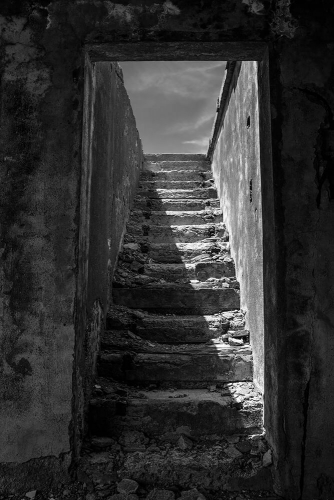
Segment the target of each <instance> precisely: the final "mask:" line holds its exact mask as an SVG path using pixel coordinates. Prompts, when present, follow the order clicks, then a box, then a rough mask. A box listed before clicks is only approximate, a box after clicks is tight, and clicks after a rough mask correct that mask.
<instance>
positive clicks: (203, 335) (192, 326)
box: [106, 310, 230, 344]
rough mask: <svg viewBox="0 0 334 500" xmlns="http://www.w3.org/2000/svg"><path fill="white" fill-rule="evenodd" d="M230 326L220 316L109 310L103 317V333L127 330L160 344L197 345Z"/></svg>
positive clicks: (218, 334) (214, 336)
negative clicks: (105, 329)
mask: <svg viewBox="0 0 334 500" xmlns="http://www.w3.org/2000/svg"><path fill="white" fill-rule="evenodd" d="M229 326H230V321H228V320H227V319H225V318H223V317H220V316H185V317H182V316H177V317H175V316H156V315H149V314H146V315H144V314H142V313H141V314H140V315H139V316H136V315H134V314H132V312H131V310H129V311H128V312H124V311H123V313H118V312H117V311H115V312H114V311H111V312H110V313H109V315H108V317H107V324H106V328H107V330H113V329H114V328H115V329H120V330H130V331H132V332H134V333H136V334H137V335H139V336H140V337H141V338H143V339H147V340H152V341H153V342H162V343H176V344H177V343H185V342H189V343H197V342H206V341H208V340H210V339H215V338H218V337H219V336H220V335H222V334H223V333H225V332H226V331H227V330H228V328H229Z"/></svg>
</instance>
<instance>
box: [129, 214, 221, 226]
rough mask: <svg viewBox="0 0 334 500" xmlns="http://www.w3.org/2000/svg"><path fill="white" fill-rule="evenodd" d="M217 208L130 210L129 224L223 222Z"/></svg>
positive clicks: (178, 224) (168, 224)
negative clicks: (174, 210) (199, 210)
mask: <svg viewBox="0 0 334 500" xmlns="http://www.w3.org/2000/svg"><path fill="white" fill-rule="evenodd" d="M219 212H220V211H219V210H216V211H213V210H208V211H202V212H194V213H193V212H167V213H164V212H153V211H152V212H147V213H146V214H145V213H143V214H141V213H140V212H132V214H131V216H130V225H133V224H135V225H139V224H141V225H142V224H144V225H148V224H152V225H158V226H187V225H196V226H197V225H200V224H201V225H202V224H211V225H212V224H216V223H222V222H223V215H222V214H221V213H219Z"/></svg>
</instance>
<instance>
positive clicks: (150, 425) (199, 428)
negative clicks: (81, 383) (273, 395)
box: [89, 398, 262, 443]
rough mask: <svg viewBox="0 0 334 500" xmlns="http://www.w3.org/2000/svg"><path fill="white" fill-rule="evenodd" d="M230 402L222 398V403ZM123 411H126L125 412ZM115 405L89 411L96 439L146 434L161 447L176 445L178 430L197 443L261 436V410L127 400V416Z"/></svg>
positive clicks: (186, 400)
mask: <svg viewBox="0 0 334 500" xmlns="http://www.w3.org/2000/svg"><path fill="white" fill-rule="evenodd" d="M224 399H225V400H226V399H227V398H222V401H224ZM123 411H124V410H123ZM119 412H120V406H119V405H118V406H117V404H115V402H114V401H104V402H98V403H97V404H93V405H91V406H90V409H89V428H90V431H91V432H92V433H93V434H94V435H97V436H98V435H100V436H108V437H113V438H115V439H119V437H120V436H121V435H122V432H125V433H126V432H128V431H137V432H143V433H144V434H145V436H146V437H148V438H149V439H155V440H156V441H157V442H158V443H164V442H170V443H176V442H177V440H178V439H179V438H180V433H179V429H180V428H181V427H184V428H187V434H188V436H191V438H193V439H198V438H201V437H204V436H207V435H210V434H212V433H213V430H214V433H215V434H218V435H225V436H226V435H231V434H241V435H247V434H258V433H260V432H262V411H261V409H252V411H249V410H248V411H247V410H244V411H243V412H242V413H240V411H238V410H237V409H236V408H235V407H233V405H232V406H229V405H228V404H227V403H225V404H218V403H216V402H213V401H205V400H203V401H194V400H191V401H189V398H184V399H178V400H176V399H169V400H168V399H164V400H162V401H161V400H160V401H159V400H151V399H149V400H139V401H138V400H135V401H133V400H131V399H129V400H128V404H127V406H126V407H125V412H126V414H125V415H122V416H120V415H119V414H118V413H119Z"/></svg>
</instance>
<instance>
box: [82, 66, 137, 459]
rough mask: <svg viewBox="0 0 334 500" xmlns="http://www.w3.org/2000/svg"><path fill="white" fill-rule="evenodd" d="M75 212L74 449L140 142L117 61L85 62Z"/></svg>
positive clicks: (133, 187)
mask: <svg viewBox="0 0 334 500" xmlns="http://www.w3.org/2000/svg"><path fill="white" fill-rule="evenodd" d="M85 63H86V64H85V65H86V70H85V99H84V124H83V149H82V151H83V153H82V166H83V168H82V179H81V209H80V220H81V222H80V238H79V240H80V246H79V255H80V264H79V265H80V272H79V279H78V303H77V322H78V323H77V330H78V336H77V343H76V360H75V365H76V378H75V381H74V382H75V385H74V418H75V422H74V425H73V430H74V431H75V436H76V437H75V444H74V447H75V452H76V455H78V453H79V451H80V443H81V440H82V436H83V434H84V414H85V409H86V404H87V403H88V400H89V395H90V390H91V385H92V381H93V378H94V374H95V364H96V357H97V353H98V351H99V341H100V333H101V331H102V329H103V327H104V318H105V314H106V311H107V308H108V301H109V293H110V283H111V278H112V275H113V271H114V267H115V264H116V260H117V255H118V250H119V247H120V245H121V241H122V237H123V233H124V229H125V224H126V220H127V218H128V214H129V210H130V206H131V202H132V200H133V198H134V195H135V191H136V188H137V185H138V179H139V172H140V170H141V167H142V163H143V152H142V145H141V141H140V138H139V135H138V131H137V128H136V122H135V118H134V116H133V112H132V109H131V104H130V100H129V97H128V95H127V92H126V90H125V87H124V84H123V76H122V70H121V68H120V67H119V65H118V63H110V62H99V63H91V62H90V60H89V58H88V57H86V61H85Z"/></svg>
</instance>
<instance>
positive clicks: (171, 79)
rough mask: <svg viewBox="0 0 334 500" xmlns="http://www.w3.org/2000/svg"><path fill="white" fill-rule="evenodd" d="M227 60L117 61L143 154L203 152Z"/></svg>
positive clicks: (207, 142) (206, 144) (206, 146)
mask: <svg viewBox="0 0 334 500" xmlns="http://www.w3.org/2000/svg"><path fill="white" fill-rule="evenodd" d="M225 64H226V63H225V62H220V61H200V62H197V61H196V62H193V61H139V62H138V61H136V62H130V61H127V62H121V63H120V65H121V67H122V70H123V75H124V83H125V87H126V89H127V91H128V94H129V96H130V100H131V104H132V107H133V110H134V114H135V117H136V123H137V128H138V130H139V135H140V137H141V140H142V142H143V147H144V152H145V153H206V152H207V148H208V144H209V139H210V136H211V129H212V125H213V121H214V117H215V114H216V105H217V99H218V96H219V93H220V89H221V85H222V81H223V77H224V71H225Z"/></svg>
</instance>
